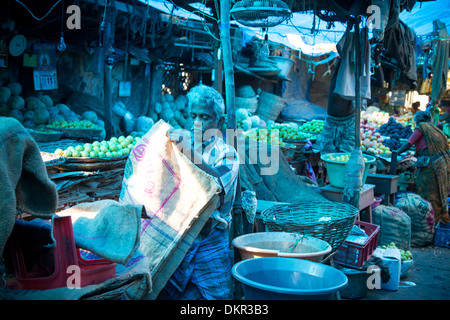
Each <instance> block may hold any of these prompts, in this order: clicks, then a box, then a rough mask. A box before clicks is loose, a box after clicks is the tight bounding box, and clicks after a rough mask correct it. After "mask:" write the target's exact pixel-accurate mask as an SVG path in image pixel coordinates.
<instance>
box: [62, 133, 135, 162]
mask: <svg viewBox="0 0 450 320" xmlns="http://www.w3.org/2000/svg"><path fill="white" fill-rule="evenodd" d="M139 139H140V137H133V136H131V135H130V136H127V137H124V136H120V137H119V138H117V137H112V138H111V139H110V140H109V141H105V140H103V141H94V142H93V143H85V144H84V145H81V144H79V145H76V146H75V147H74V146H69V147H68V148H67V149H65V150H62V149H60V148H58V149H56V150H55V152H54V153H55V154H57V155H60V156H63V157H91V158H115V157H121V156H125V155H127V154H129V153H130V151H131V149H133V147H134V146H135V144H136V143H137V141H139Z"/></svg>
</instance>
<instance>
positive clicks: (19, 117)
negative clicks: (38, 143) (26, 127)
mask: <svg viewBox="0 0 450 320" xmlns="http://www.w3.org/2000/svg"><path fill="white" fill-rule="evenodd" d="M7 116H8V117H12V118H16V119H17V120H19V121H20V122H23V120H24V118H23V114H22V112H21V111H20V110H17V109H12V110H10V111H9V112H8V115H7Z"/></svg>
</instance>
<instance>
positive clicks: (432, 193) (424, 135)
mask: <svg viewBox="0 0 450 320" xmlns="http://www.w3.org/2000/svg"><path fill="white" fill-rule="evenodd" d="M414 121H415V122H416V128H415V130H414V132H413V134H412V135H411V137H410V138H409V139H408V141H407V142H406V143H405V144H403V145H402V146H401V147H400V148H399V149H398V150H397V153H398V154H401V153H403V152H404V151H406V150H409V149H410V148H411V146H412V145H415V146H416V154H415V156H416V157H417V163H416V167H417V178H416V186H417V194H418V195H419V196H421V197H422V198H424V199H425V200H427V201H429V202H430V203H431V205H432V206H433V210H434V217H435V222H436V223H437V222H441V223H449V222H450V218H449V214H448V204H447V197H448V193H449V190H450V167H449V166H450V152H449V146H448V144H447V136H446V135H445V134H444V133H443V132H442V131H441V130H440V129H439V128H437V127H436V126H434V125H433V124H432V117H431V114H430V113H429V112H428V111H418V112H417V113H416V114H415V115H414Z"/></svg>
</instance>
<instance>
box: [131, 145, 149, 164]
mask: <svg viewBox="0 0 450 320" xmlns="http://www.w3.org/2000/svg"><path fill="white" fill-rule="evenodd" d="M145 151H146V145H145V144H140V145H137V146H135V147H134V148H133V151H132V152H133V155H134V158H135V159H136V160H137V161H141V160H142V159H143V158H144V156H145Z"/></svg>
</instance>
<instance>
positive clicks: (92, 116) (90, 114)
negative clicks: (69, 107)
mask: <svg viewBox="0 0 450 320" xmlns="http://www.w3.org/2000/svg"><path fill="white" fill-rule="evenodd" d="M81 117H82V118H83V119H84V120H89V121H90V122H92V123H96V122H97V121H98V116H97V114H96V113H95V111H85V112H83V114H82V115H81Z"/></svg>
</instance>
